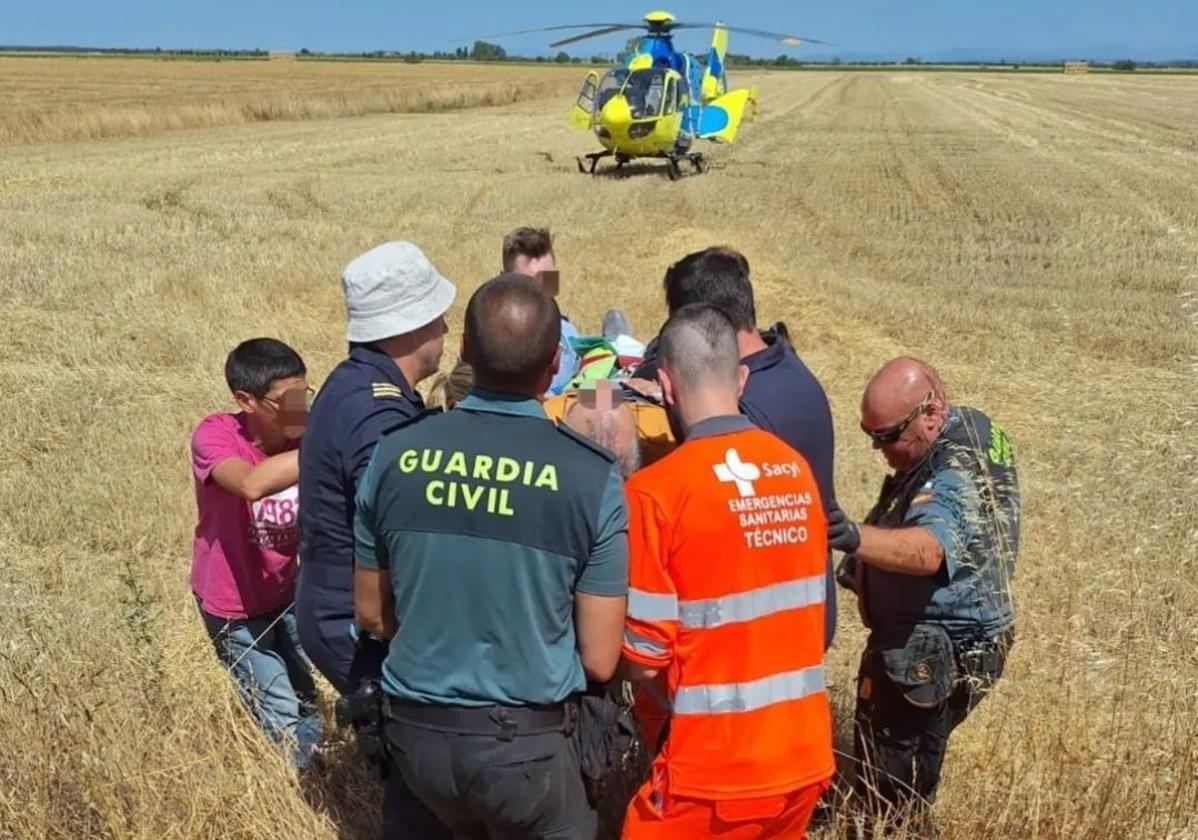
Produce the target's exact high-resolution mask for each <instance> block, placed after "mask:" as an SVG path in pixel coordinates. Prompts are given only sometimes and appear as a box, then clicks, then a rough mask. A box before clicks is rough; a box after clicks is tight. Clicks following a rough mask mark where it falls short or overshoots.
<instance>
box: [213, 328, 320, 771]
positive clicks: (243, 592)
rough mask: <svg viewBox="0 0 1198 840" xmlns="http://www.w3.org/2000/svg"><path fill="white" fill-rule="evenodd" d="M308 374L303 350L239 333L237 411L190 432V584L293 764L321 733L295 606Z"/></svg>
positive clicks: (231, 381) (247, 694)
mask: <svg viewBox="0 0 1198 840" xmlns="http://www.w3.org/2000/svg"><path fill="white" fill-rule="evenodd" d="M306 377H307V369H306V368H305V367H304V362H303V360H302V359H301V358H300V357H299V355H298V354H297V353H296V352H295V351H294V350H292V349H291V348H290V347H288V346H287V345H286V344H284V343H283V342H281V341H277V340H276V339H273V338H255V339H250V340H249V341H244V342H242V343H241V344H239V345H238V346H237V347H236V348H234V349H233V351H232V352H231V353H230V354H229V357H228V359H227V360H226V362H225V379H226V381H227V382H228V385H229V390H230V391H232V392H233V399H234V400H235V401H236V403H237V405H238V407H239V408H240V409H241V410H240V411H238V412H237V413H236V414H229V413H219V414H210V415H208V416H207V417H205V418H204V419H203V420H202V421H201V422H200V424H199V425H198V426H197V427H196V430H195V432H194V434H193V435H192V438H191V471H192V476H193V478H194V480H195V494H196V507H197V510H198V513H199V516H198V519H197V522H196V528H195V537H194V539H193V541H192V563H191V589H192V592H193V593H195V597H196V602H197V604H198V605H199V608H200V616H201V617H202V618H203V620H204V626H205V628H206V629H207V631H208V636H209V638H211V639H212V643H213V645H214V647H215V648H216V654H217V656H218V657H219V658H220V660H221V662H222V663H223V664H224V665H225V667H226V668H227V669H229V671H230V673H231V674H232V676H233V678H234V679H235V680H236V682H237V685H238V688H239V690H240V692H241V695H242V698H243V699H244V700H245V702H246V704H247V705H248V706H249V708H250V710H251V711H252V712H253V714H254V716H255V718H256V719H257V720H258V722H259V724H260V725H261V726H262V728H263V730H264V731H265V732H266V733H267V734H268V735H269V736H271V737H272V738H273V739H275V740H276V741H279V742H282V743H284V744H285V745H286V748H287V750H288V752H289V755H290V757H291V760H292V762H293V763H294V764H295V765H296V766H297V767H299V768H301V769H302V768H304V767H306V766H307V764H308V763H309V761H310V760H311V757H312V753H313V750H314V749H315V747H316V744H317V743H318V741H319V740H320V731H321V719H320V715H319V714H318V712H317V709H316V688H315V685H314V683H313V682H312V676H311V673H310V672H309V668H308V660H307V657H305V656H304V653H303V651H302V650H301V649H300V645H299V639H298V637H297V635H296V629H295V615H294V611H293V609H292V599H293V597H294V593H295V572H296V554H297V551H298V549H299V531H298V523H297V520H298V517H299V500H298V496H297V493H296V482H297V481H298V480H299V461H298V449H297V444H298V441H299V438H300V436H301V435H302V434H303V432H304V424H305V423H306V421H307V413H308V397H309V394H310V392H311V389H310V388H309V387H308V380H307V378H306Z"/></svg>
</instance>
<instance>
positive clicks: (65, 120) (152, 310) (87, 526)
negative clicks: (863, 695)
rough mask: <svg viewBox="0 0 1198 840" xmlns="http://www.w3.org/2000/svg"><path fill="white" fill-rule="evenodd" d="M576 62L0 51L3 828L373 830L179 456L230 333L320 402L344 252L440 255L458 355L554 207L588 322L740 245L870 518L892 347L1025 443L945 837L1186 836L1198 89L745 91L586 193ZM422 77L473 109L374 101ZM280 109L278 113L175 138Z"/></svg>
mask: <svg viewBox="0 0 1198 840" xmlns="http://www.w3.org/2000/svg"><path fill="white" fill-rule="evenodd" d="M280 68H282V69H280ZM159 72H161V73H162V74H163V75H162V78H163V79H166V80H167V81H164V82H160V81H159V76H158V75H157V74H158V73H159ZM259 74H266V76H269V77H270V79H269V83H267V81H263V79H262V78H261V77H260V76H259ZM291 74H295V75H294V76H292V75H291ZM509 74H510V75H509ZM579 75H580V74H579V73H578V72H577V70H576V69H575V72H569V70H567V71H565V72H563V71H560V70H557V69H554V68H549V69H544V70H537V69H535V68H503V69H495V68H489V67H476V68H461V67H454V68H444V67H437V66H434V65H423V66H420V67H415V68H409V67H403V66H398V65H353V66H341V65H335V64H321V65H315V64H314V65H306V64H305V65H303V66H302V67H301V68H300V69H296V65H294V64H283V63H279V64H276V65H274V66H272V65H270V64H267V63H241V62H237V63H222V64H220V65H199V64H195V65H189V64H186V63H178V62H176V63H171V64H170V65H169V66H164V65H158V64H155V63H153V62H143V63H129V62H118V61H112V60H79V59H75V60H71V61H66V60H63V61H54V62H50V61H46V62H45V63H43V62H42V61H40V60H39V61H33V60H27V61H26V63H20V62H19V61H14V60H0V143H3V144H6V145H4V146H3V147H0V292H2V294H3V300H4V307H3V309H2V310H0V429H3V431H4V440H5V445H4V447H3V448H2V449H0V510H2V511H3V514H2V515H0V695H2V702H0V728H2V731H3V732H4V736H5V737H4V738H3V740H2V741H0V836H3V837H21V838H85V837H114V838H218V837H219V838H234V837H236V838H274V837H312V838H334V837H345V838H366V837H372V836H374V835H373V832H374V830H375V825H376V823H375V813H374V812H375V810H376V805H375V803H376V801H377V800H376V795H377V794H376V790H375V789H374V788H373V787H372V785H371V783H370V782H369V781H368V780H367V779H366V777H365V775H364V773H363V770H362V768H361V765H360V764H359V763H358V761H357V759H356V758H355V757H354V755H353V752H352V749H351V745H349V744H345V743H341V744H335V745H333V746H332V748H331V755H330V758H329V766H328V769H327V771H326V772H325V773H324V775H323V776H319V777H316V778H310V779H305V780H304V781H303V782H299V781H297V780H296V779H295V778H294V776H293V774H292V773H290V772H289V770H288V769H287V768H286V766H285V765H284V763H283V761H282V760H281V759H279V758H277V757H275V755H274V754H273V752H272V751H271V749H270V748H269V747H268V746H267V745H266V744H265V743H264V741H263V740H262V739H261V737H260V736H259V734H258V732H257V730H256V729H255V727H254V725H253V724H252V722H251V721H250V719H249V717H248V716H247V715H246V714H245V713H244V712H243V711H242V710H241V708H240V705H239V702H238V699H237V697H236V694H235V691H234V689H233V686H232V684H231V683H230V681H229V680H228V679H227V678H226V677H225V676H224V675H223V673H222V672H221V670H220V668H219V666H218V664H217V662H216V659H215V657H214V656H213V655H212V653H211V650H210V647H209V644H208V641H207V638H206V636H205V635H204V632H203V629H202V626H201V623H200V621H199V618H198V616H197V615H196V610H195V604H194V602H193V600H192V598H191V595H190V594H189V592H188V585H187V569H188V563H189V546H190V543H189V536H190V529H191V527H192V524H193V521H192V517H193V515H194V510H193V507H194V501H193V498H192V490H191V486H190V476H189V470H188V462H187V441H188V436H189V433H190V430H191V428H192V426H193V425H194V424H195V423H196V422H197V421H198V419H199V418H200V417H202V416H203V415H204V414H205V413H207V412H209V411H212V410H216V409H218V408H222V407H225V406H227V405H228V404H229V400H228V396H227V394H226V393H225V389H224V385H223V379H222V365H223V361H224V357H225V354H226V352H227V351H228V350H229V349H230V348H231V347H232V346H233V345H234V344H235V343H237V342H238V341H239V340H241V339H244V338H247V337H251V336H255V335H263V334H267V335H275V336H278V337H280V338H283V339H284V340H286V341H288V342H289V343H291V344H292V345H294V346H295V347H296V348H297V349H299V350H300V352H301V353H302V354H303V355H304V357H305V360H306V361H307V363H308V366H309V369H310V371H311V376H312V378H313V381H314V382H317V383H318V382H319V381H320V379H321V378H322V377H323V376H324V375H325V374H326V373H327V372H328V371H329V370H330V369H331V368H332V366H333V365H334V364H335V363H336V362H337V360H338V359H339V357H340V355H341V354H342V352H343V350H344V341H343V335H344V327H343V309H342V303H341V299H340V285H339V280H338V277H339V273H340V270H341V268H342V267H343V266H344V264H345V263H346V262H347V261H348V260H349V259H350V258H352V257H353V256H354V255H356V254H357V253H359V252H360V251H362V250H364V249H366V248H367V247H369V246H372V245H374V244H377V243H378V242H381V241H384V240H387V239H393V238H408V239H412V240H414V241H415V242H417V243H419V244H420V245H421V246H422V247H423V248H424V249H425V250H426V251H427V252H428V253H429V255H430V257H431V258H432V259H433V261H434V262H435V263H436V264H437V266H438V267H439V268H440V269H441V271H443V272H444V273H445V274H446V275H447V276H449V277H451V278H454V279H455V280H456V281H458V283H459V298H458V303H457V304H456V305H455V307H454V309H453V310H452V313H451V315H452V318H453V319H456V320H451V329H453V330H454V332H455V333H456V332H457V331H458V330H459V329H460V324H461V313H462V309H463V307H464V304H465V300H466V298H467V296H468V294H469V292H470V291H471V290H472V289H473V288H474V287H475V286H477V285H478V284H479V283H480V282H481V281H483V280H485V279H486V278H487V277H489V276H491V275H492V274H494V273H496V270H497V268H498V266H497V263H498V260H499V242H500V238H501V236H502V235H503V233H504V232H505V231H507V230H508V229H509V228H511V227H513V226H515V225H517V224H524V223H533V224H544V223H548V224H550V225H552V227H553V229H554V232H555V234H556V237H557V251H558V259H559V262H560V264H561V265H562V267H563V280H562V285H563V294H562V300H563V306H564V309H565V310H566V311H567V312H568V313H569V314H570V315H571V316H572V318H573V319H574V320H575V321H576V323H578V324H580V326H581V327H582V328H583V329H591V330H594V329H597V327H598V319H599V317H600V316H601V314H602V312H603V311H604V310H605V309H606V308H607V307H608V306H611V305H619V306H622V307H624V308H626V309H627V310H628V311H629V312H630V313H631V314H632V316H633V319H634V321H635V323H636V325H637V327H638V328H639V330H640V331H641V332H643V333H646V334H648V333H650V332H652V331H653V330H654V329H655V328H656V326H657V325H658V323H659V321H660V319H661V318H662V315H663V309H664V307H663V302H662V300H661V295H660V292H659V288H660V280H661V277H662V275H663V272H664V270H665V268H666V267H667V265H669V264H670V263H671V262H672V261H673V260H675V259H677V258H678V257H680V256H681V255H683V254H684V253H686V252H688V251H690V250H694V249H696V248H699V247H703V246H706V245H710V244H713V243H727V244H731V245H733V246H735V247H737V248H739V249H741V250H743V251H744V252H745V254H746V255H747V256H748V258H749V260H750V262H751V264H752V268H753V276H754V280H755V284H756V287H757V290H758V312H759V315H760V319H761V321H762V322H763V323H764V322H769V321H772V320H775V319H784V320H785V321H787V322H788V324H789V325H790V327H791V332H792V334H793V335H794V336H795V337H796V341H797V344H798V346H799V349H800V352H801V353H802V354H803V355H804V357H805V358H806V359H807V361H808V362H809V364H810V365H811V366H812V367H813V369H814V370H815V371H816V373H817V374H818V375H819V376H820V378H821V379H822V380H823V382H824V383H825V385H826V387H827V389H828V392H829V395H830V397H831V400H832V407H833V411H834V414H835V420H836V426H837V431H838V443H839V451H838V453H837V480H838V485H839V496H840V500H841V503H842V504H843V505H844V507H845V508H846V509H847V510H848V511H849V512H850V514H852V515H855V516H861V515H863V514H864V513H865V511H866V510H867V509H868V507H869V505H870V503H871V502H872V501H873V497H874V494H875V492H876V489H877V487H878V485H879V483H880V481H881V478H882V475H883V469H884V467H883V464H882V462H881V460H880V458H878V457H877V455H876V454H875V453H874V452H873V451H872V450H871V449H870V447H869V445H868V443H869V442H868V440H867V439H866V438H865V437H864V436H863V435H862V434H861V433H860V432H859V431H858V429H857V420H858V417H857V413H856V404H857V400H858V398H859V395H860V391H861V388H862V386H863V384H864V382H865V380H866V378H867V376H868V375H869V374H870V373H871V372H872V371H873V370H874V369H875V368H876V367H877V365H878V364H879V363H880V362H881V361H883V360H884V359H886V358H887V357H889V356H892V355H895V354H898V353H900V352H912V353H916V354H919V355H922V356H925V357H927V358H928V359H930V360H931V361H933V362H934V363H935V364H937V365H938V366H939V367H940V369H941V372H942V373H943V374H944V376H945V377H946V379H947V381H948V383H949V387H950V392H951V396H952V397H953V398H954V399H955V400H956V401H960V402H962V403H966V404H971V405H976V406H978V407H981V408H983V409H985V410H986V411H988V412H989V413H990V414H992V415H993V416H994V417H995V418H996V419H997V420H998V421H999V422H1001V423H1002V424H1003V426H1004V427H1005V428H1006V429H1007V431H1008V432H1009V433H1010V434H1011V437H1012V438H1013V440H1014V443H1015V447H1016V453H1017V458H1018V463H1019V467H1020V470H1021V479H1022V485H1023V491H1024V497H1025V523H1024V540H1025V541H1024V546H1023V551H1022V555H1021V557H1020V560H1019V565H1018V572H1017V577H1016V580H1015V588H1016V596H1017V598H1018V605H1019V607H1018V609H1019V612H1018V627H1017V636H1018V642H1017V644H1016V646H1015V648H1014V651H1013V653H1012V657H1011V660H1010V662H1009V667H1008V672H1007V676H1006V677H1005V678H1004V679H1003V680H1002V682H1001V683H1000V684H999V686H998V688H997V689H996V691H995V692H994V694H993V696H991V697H990V698H989V699H988V700H987V701H986V702H985V703H983V704H982V706H981V707H980V708H979V709H978V710H977V712H976V713H975V714H974V715H973V716H971V717H970V719H969V720H968V721H967V722H966V723H965V724H964V725H963V726H962V727H961V729H960V730H958V732H957V733H956V734H955V735H954V739H953V742H952V744H951V747H950V750H949V758H948V762H947V767H946V772H945V781H944V784H943V787H942V790H941V796H940V799H939V800H938V803H937V806H936V810H937V814H938V816H939V818H940V821H941V825H942V828H943V836H944V837H945V838H948V840H966V838H988V837H1011V838H1109V839H1110V840H1115V838H1119V840H1123V839H1124V838H1145V839H1146V840H1182V838H1194V837H1198V814H1196V813H1195V812H1196V811H1198V621H1196V619H1195V616H1198V584H1196V583H1195V581H1196V580H1198V504H1196V503H1195V492H1196V490H1198V480H1196V479H1195V476H1198V426H1196V421H1198V405H1196V398H1195V386H1196V385H1198V81H1196V80H1193V79H1189V78H1184V77H1165V76H1162V77H1147V78H1146V77H1134V76H1106V75H1089V76H1078V77H1065V76H1048V75H1036V76H1025V75H1017V74H1004V75H1001V76H1000V75H986V74H976V75H960V74H955V73H927V74H920V73H900V72H894V73H868V74H867V73H860V74H854V73H823V72H821V73H801V72H800V73H779V74H758V75H757V76H756V78H755V79H754V81H756V82H757V83H758V84H759V85H760V88H761V102H762V111H761V117H760V119H759V120H758V122H757V123H756V124H754V125H751V126H749V127H747V128H746V129H745V130H744V132H743V133H742V135H741V138H740V140H739V141H738V142H737V144H736V145H734V146H732V147H728V148H721V149H715V150H714V151H713V152H712V154H711V162H712V166H711V171H709V172H708V173H707V174H704V175H702V176H698V177H688V178H686V179H684V180H682V181H679V182H677V183H671V182H670V181H669V180H667V179H666V177H665V175H664V171H663V170H662V169H659V168H657V167H656V166H646V167H630V169H631V172H630V173H626V175H627V176H626V177H619V178H615V177H595V178H590V177H587V176H582V175H579V174H578V173H577V171H576V170H575V167H574V162H573V158H574V156H575V155H576V154H580V153H583V152H587V151H591V150H592V147H591V144H590V142H589V140H588V138H587V137H585V136H583V135H576V134H573V133H571V132H570V131H569V130H568V129H567V128H566V127H565V125H564V120H563V115H564V113H565V111H566V109H567V107H568V106H569V104H570V100H571V97H572V92H573V90H574V89H575V86H576V84H577V81H578V76H579ZM742 81H747V80H746V79H743V77H742ZM403 84H411V85H414V86H415V88H412V87H399V86H400V85H403ZM472 86H473V87H472ZM513 86H515V87H514V88H513ZM429 87H431V88H433V89H435V90H438V91H441V92H442V94H441V95H445V96H450V97H455V96H460V97H463V98H462V99H461V101H458V102H456V105H455V107H458V108H459V110H454V111H443V112H435V113H378V114H373V115H372V114H369V113H367V112H370V111H380V112H387V111H393V110H397V109H398V110H411V109H406V108H397V107H393V104H392V101H391V100H390V99H389V98H388V97H390V96H397V97H403V96H408V95H409V94H411V93H412V92H413V91H414V90H421V89H426V88H429ZM468 89H475V90H484V91H490V90H501V89H502V90H507V91H508V92H509V93H510V96H508V97H507V98H501V99H491V100H488V99H486V98H485V97H484V98H482V99H478V100H471V99H469V98H467V94H466V93H461V92H460V91H465V90H468ZM513 90H520V91H528V94H527V96H525V95H524V94H520V95H519V96H517V95H515V93H512V91H513ZM370 91H374V94H372V96H374V98H373V99H371V96H368V95H367V94H368V93H369V92H370ZM258 93H260V95H261V102H262V103H263V104H262V107H263V108H266V109H270V108H273V107H275V106H274V105H272V104H271V103H275V102H278V101H291V102H293V105H294V107H293V108H292V109H291V110H287V109H284V112H282V113H280V114H278V115H277V116H280V117H283V118H287V119H282V120H272V121H269V122H254V121H250V118H248V117H247V118H244V119H242V118H229V119H223V118H222V119H216V118H214V119H211V120H205V119H193V118H192V117H190V116H187V114H190V113H192V111H191V110H190V109H198V110H200V111H203V110H204V109H205V108H208V107H211V108H213V109H215V110H220V109H222V108H225V107H231V108H233V109H237V108H249V109H251V110H252V109H253V108H254V107H255V106H254V104H253V103H254V102H255V101H256V100H255V98H254V97H255V96H256V95H258ZM517 100H519V101H517ZM329 102H332V103H334V104H333V105H328V104H327V103H329ZM207 103H216V104H211V105H209V104H207ZM304 103H308V104H304ZM321 103H325V104H321ZM344 103H348V105H346V104H344ZM486 103H491V106H490V107H471V106H473V105H478V104H486ZM496 103H497V104H496ZM359 106H360V107H359ZM109 107H111V109H112V112H111V114H110V115H109V116H106V113H107V112H106V108H109ZM176 108H177V110H173V109H176ZM416 110H428V109H424V108H418V109H416ZM434 110H435V109H434ZM14 114H18V116H15V117H14ZM20 114H23V115H25V116H20ZM39 114H40V115H43V116H38V115H39ZM134 114H142V115H143V116H140V117H134V116H133V115H134ZM64 115H66V116H64ZM74 115H80V116H79V117H78V119H79V120H81V121H83V122H85V123H86V125H82V126H78V125H76V117H75V116H74ZM347 115H352V116H347ZM226 116H227V115H226ZM324 117H340V118H336V119H332V118H329V119H326V118H324ZM299 118H305V119H299ZM228 123H233V124H228ZM168 128H173V129H174V130H165V129H168ZM134 134H136V135H139V136H124V137H122V136H119V135H134ZM109 135H118V136H109ZM97 137H100V138H105V139H94V138H97ZM453 338H454V341H456V335H455V336H454V337H453ZM451 357H452V353H450V354H449V358H447V360H446V361H447V363H448V362H449V361H450V360H451ZM842 605H843V608H842V611H841V625H840V634H839V637H838V640H837V643H836V645H835V647H834V649H833V652H832V654H831V658H830V679H831V682H832V686H831V692H832V696H833V699H834V701H835V705H836V708H837V712H838V717H839V721H840V723H841V725H842V729H844V730H845V731H846V732H847V725H848V718H849V713H850V710H851V706H852V696H853V690H854V685H853V677H854V674H855V667H856V658H857V654H858V652H859V650H860V646H861V643H862V641H863V638H864V634H863V632H862V630H861V628H860V626H859V622H858V620H857V617H856V615H855V611H854V610H853V608H852V604H851V602H849V601H848V600H847V599H844V600H842ZM834 836H840V834H838V828H837V827H836V826H833V827H825V828H823V829H820V831H819V832H817V833H816V834H815V837H816V838H831V837H834Z"/></svg>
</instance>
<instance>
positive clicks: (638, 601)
mask: <svg viewBox="0 0 1198 840" xmlns="http://www.w3.org/2000/svg"><path fill="white" fill-rule="evenodd" d="M628 617H629V618H639V619H640V620H641V621H677V620H678V596H677V595H674V594H672V593H671V594H669V595H659V594H657V593H655V592H645V591H644V590H643V589H632V588H631V587H630V588H629V589H628Z"/></svg>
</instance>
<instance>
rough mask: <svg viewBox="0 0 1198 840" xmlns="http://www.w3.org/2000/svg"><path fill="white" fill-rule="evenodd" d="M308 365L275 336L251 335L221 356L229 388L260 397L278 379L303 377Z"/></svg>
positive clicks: (305, 374) (306, 372)
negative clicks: (223, 359)
mask: <svg viewBox="0 0 1198 840" xmlns="http://www.w3.org/2000/svg"><path fill="white" fill-rule="evenodd" d="M307 374H308V368H307V367H305V366H304V360H303V359H301V358H300V356H299V353H296V352H295V351H294V350H292V349H291V348H290V347H289V346H287V345H286V344H284V343H283V342H281V341H279V340H278V339H277V338H251V339H249V340H248V341H243V342H241V343H240V344H238V345H237V346H236V347H234V348H233V350H232V351H231V352H230V353H229V357H228V358H227V359H225V382H227V383H228V384H229V390H230V391H232V392H234V393H236V392H237V391H245V392H246V393H247V394H249V395H250V396H253V397H258V398H259V399H261V398H262V397H265V396H266V394H267V393H268V392H269V391H270V389H271V386H272V385H274V384H275V383H276V382H278V381H279V380H280V379H291V378H293V377H297V376H307Z"/></svg>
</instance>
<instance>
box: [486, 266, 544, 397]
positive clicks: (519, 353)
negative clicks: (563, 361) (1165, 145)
mask: <svg viewBox="0 0 1198 840" xmlns="http://www.w3.org/2000/svg"><path fill="white" fill-rule="evenodd" d="M561 330H562V325H561V313H560V312H559V311H558V308H557V303H556V302H554V300H553V298H552V297H550V296H549V295H547V294H545V292H544V291H543V290H542V289H541V287H540V285H539V284H538V283H537V282H536V281H535V280H533V279H532V278H530V277H525V276H524V275H523V274H511V273H508V274H501V275H499V276H498V277H495V278H493V279H491V280H488V281H487V282H486V283H483V284H482V285H481V286H479V287H478V290H477V291H476V292H475V293H474V294H473V295H472V296H471V297H470V302H469V303H467V304H466V324H465V338H466V351H467V353H468V355H469V358H467V359H466V361H468V362H469V363H470V364H471V365H473V367H474V381H475V383H477V384H478V385H479V387H482V388H484V389H487V390H490V391H498V392H500V393H524V392H526V391H527V390H528V389H529V388H530V387H532V386H533V385H535V384H536V383H537V381H538V380H539V379H540V378H541V377H542V376H544V374H545V373H546V372H547V371H548V370H549V366H550V365H552V364H553V356H554V353H556V352H557V344H558V341H559V340H560V339H561Z"/></svg>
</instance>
